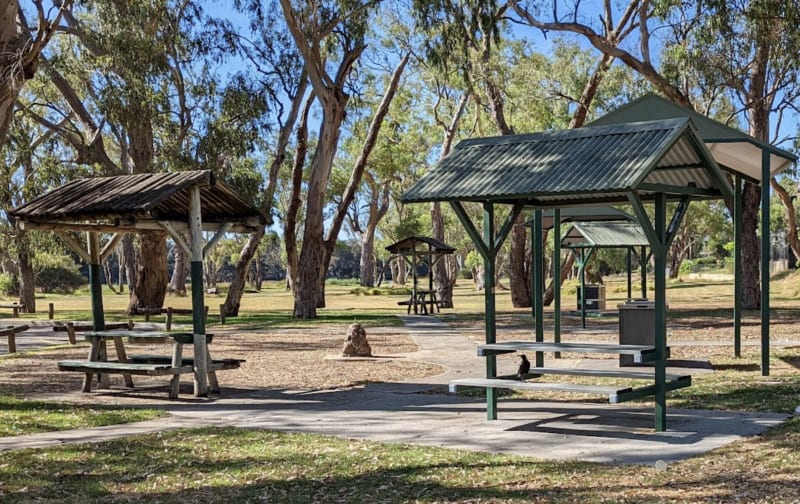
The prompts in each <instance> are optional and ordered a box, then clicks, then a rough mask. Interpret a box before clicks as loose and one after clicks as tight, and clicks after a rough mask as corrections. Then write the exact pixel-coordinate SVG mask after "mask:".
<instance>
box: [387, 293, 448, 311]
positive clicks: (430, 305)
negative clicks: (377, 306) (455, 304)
mask: <svg viewBox="0 0 800 504" xmlns="http://www.w3.org/2000/svg"><path fill="white" fill-rule="evenodd" d="M397 304H399V305H401V306H408V309H407V312H408V313H411V309H412V307H413V309H414V313H421V314H423V315H428V314H429V313H430V314H433V313H434V310H435V311H440V310H439V300H438V299H437V297H436V291H435V290H433V289H417V290H416V291H413V290H412V291H411V295H410V296H409V298H408V300H407V301H399V302H398V303H397Z"/></svg>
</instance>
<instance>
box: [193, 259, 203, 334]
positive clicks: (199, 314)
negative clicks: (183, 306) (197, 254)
mask: <svg viewBox="0 0 800 504" xmlns="http://www.w3.org/2000/svg"><path fill="white" fill-rule="evenodd" d="M191 279H192V332H193V333H194V334H205V333H206V318H205V317H204V316H203V315H204V312H205V306H203V305H204V300H203V297H204V292H203V263H202V262H201V261H192V265H191Z"/></svg>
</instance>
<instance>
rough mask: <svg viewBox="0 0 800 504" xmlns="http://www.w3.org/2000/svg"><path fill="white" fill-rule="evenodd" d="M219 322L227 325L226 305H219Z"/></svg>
mask: <svg viewBox="0 0 800 504" xmlns="http://www.w3.org/2000/svg"><path fill="white" fill-rule="evenodd" d="M219 323H220V324H222V325H225V305H224V304H221V305H219Z"/></svg>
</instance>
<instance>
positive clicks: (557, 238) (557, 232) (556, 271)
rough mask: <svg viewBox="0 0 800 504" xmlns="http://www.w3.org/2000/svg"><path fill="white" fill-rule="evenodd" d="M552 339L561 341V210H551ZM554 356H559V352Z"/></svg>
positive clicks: (557, 357)
mask: <svg viewBox="0 0 800 504" xmlns="http://www.w3.org/2000/svg"><path fill="white" fill-rule="evenodd" d="M552 232H553V341H554V342H556V343H561V210H560V209H558V208H556V209H555V210H553V231H552ZM554 357H555V358H556V359H560V358H561V352H556V353H555V355H554Z"/></svg>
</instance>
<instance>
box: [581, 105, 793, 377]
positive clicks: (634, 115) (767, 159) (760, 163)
mask: <svg viewBox="0 0 800 504" xmlns="http://www.w3.org/2000/svg"><path fill="white" fill-rule="evenodd" d="M676 117H688V118H690V119H691V120H692V123H693V124H694V125H695V126H696V128H697V134H698V135H699V137H700V138H702V140H703V142H704V143H705V144H706V147H707V148H708V150H709V152H711V153H712V155H713V156H714V159H715V160H716V162H717V164H718V165H719V166H720V168H721V169H722V170H723V171H725V172H727V173H729V174H730V175H731V176H732V177H733V180H734V188H735V190H734V198H733V208H734V210H733V223H734V232H733V241H734V250H736V251H739V250H741V243H742V182H743V181H748V182H751V183H754V184H760V185H761V223H760V225H761V251H762V253H761V267H760V270H761V300H760V301H761V303H760V304H761V373H762V374H763V375H764V376H767V375H769V320H770V313H769V309H770V305H769V253H768V251H769V249H770V238H769V216H770V210H769V207H770V202H769V188H770V184H769V181H770V179H771V177H773V176H775V175H777V174H779V173H781V172H782V171H784V170H785V169H786V168H787V167H788V166H789V165H790V164H791V163H793V162H795V161H797V156H795V155H794V154H792V153H790V152H787V151H785V150H783V149H779V148H777V147H775V146H773V145H770V144H768V143H766V142H762V141H761V140H758V139H756V138H754V137H752V136H750V135H748V134H746V133H743V132H741V131H739V130H736V129H734V128H731V127H729V126H726V125H725V124H722V123H720V122H718V121H715V120H713V119H710V118H708V117H706V116H704V115H702V114H699V113H697V112H695V111H694V110H690V109H688V108H686V107H683V106H681V105H678V104H676V103H673V102H671V101H669V100H667V99H665V98H662V97H660V96H658V95H655V94H652V93H650V94H647V95H644V96H642V97H641V98H638V99H636V100H633V101H632V102H630V103H628V104H626V105H623V106H622V107H619V108H618V109H616V110H613V111H611V112H609V113H608V114H606V115H604V116H603V117H600V118H599V119H597V120H595V121H594V122H592V123H591V126H599V125H611V124H619V123H628V122H634V121H642V120H650V119H669V118H676ZM740 259H741V257H740V255H739V254H738V253H737V254H735V264H734V295H733V298H734V307H733V328H734V354H735V356H737V357H739V356H740V355H741V326H742V301H741V300H742V292H743V290H742V264H741V261H740Z"/></svg>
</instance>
